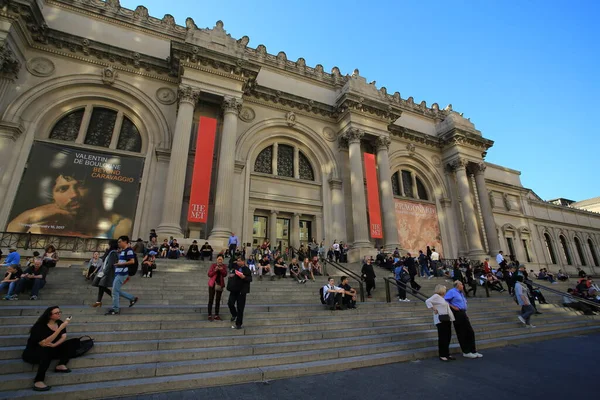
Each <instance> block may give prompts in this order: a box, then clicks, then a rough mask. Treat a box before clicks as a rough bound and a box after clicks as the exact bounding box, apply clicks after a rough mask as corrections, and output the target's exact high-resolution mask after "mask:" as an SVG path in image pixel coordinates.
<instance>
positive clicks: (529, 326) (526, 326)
mask: <svg viewBox="0 0 600 400" xmlns="http://www.w3.org/2000/svg"><path fill="white" fill-rule="evenodd" d="M525 328H535V325H531V324H529V325H525Z"/></svg>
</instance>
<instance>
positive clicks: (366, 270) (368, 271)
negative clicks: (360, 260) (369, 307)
mask: <svg viewBox="0 0 600 400" xmlns="http://www.w3.org/2000/svg"><path fill="white" fill-rule="evenodd" d="M360 273H361V276H362V278H363V280H364V281H365V282H366V283H367V297H368V298H369V299H370V298H371V290H373V289H375V278H376V276H375V271H374V270H373V266H372V265H371V259H370V258H367V259H366V260H365V264H363V266H362V269H361V270H360Z"/></svg>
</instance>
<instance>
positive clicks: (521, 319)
mask: <svg viewBox="0 0 600 400" xmlns="http://www.w3.org/2000/svg"><path fill="white" fill-rule="evenodd" d="M517 318H519V321H521V322H522V323H523V325H525V326H527V322H525V318H523V317H521V316H520V315H519V316H518V317H517Z"/></svg>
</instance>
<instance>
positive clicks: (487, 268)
mask: <svg viewBox="0 0 600 400" xmlns="http://www.w3.org/2000/svg"><path fill="white" fill-rule="evenodd" d="M483 272H484V273H485V274H486V275H488V274H491V273H492V269H491V268H490V258H489V257H487V258H486V259H485V261H484V262H483Z"/></svg>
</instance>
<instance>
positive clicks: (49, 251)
mask: <svg viewBox="0 0 600 400" xmlns="http://www.w3.org/2000/svg"><path fill="white" fill-rule="evenodd" d="M42 259H43V261H42V264H44V266H45V267H48V268H54V267H56V263H57V262H58V253H57V252H56V248H55V247H54V246H53V245H50V246H48V247H46V250H45V251H44V255H43V257H42Z"/></svg>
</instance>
